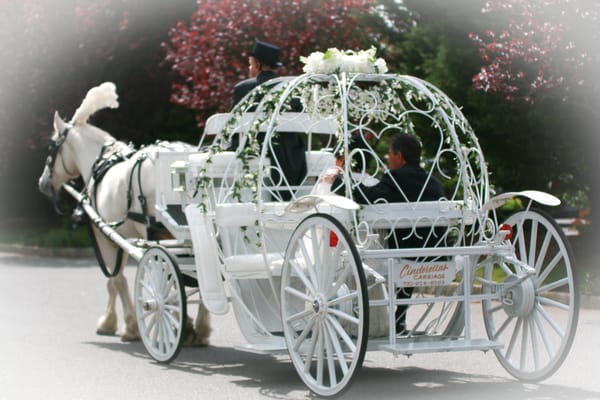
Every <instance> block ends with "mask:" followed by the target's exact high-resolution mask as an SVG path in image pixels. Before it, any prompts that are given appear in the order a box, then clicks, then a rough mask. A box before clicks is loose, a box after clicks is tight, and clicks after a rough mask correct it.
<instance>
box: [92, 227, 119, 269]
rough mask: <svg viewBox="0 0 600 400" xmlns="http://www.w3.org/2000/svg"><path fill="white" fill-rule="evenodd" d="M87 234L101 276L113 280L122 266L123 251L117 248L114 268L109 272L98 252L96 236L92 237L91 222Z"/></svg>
mask: <svg viewBox="0 0 600 400" xmlns="http://www.w3.org/2000/svg"><path fill="white" fill-rule="evenodd" d="M88 232H89V235H90V239H91V242H92V247H93V249H94V254H95V255H96V260H97V261H98V265H100V270H101V271H102V274H103V275H104V276H105V277H107V278H114V277H115V276H117V275H119V272H121V266H122V264H123V249H122V248H120V247H119V249H118V250H117V257H116V259H115V267H114V268H113V271H112V272H110V271H109V270H108V268H107V267H106V263H105V262H104V257H102V253H101V252H100V247H98V241H97V240H96V235H94V230H93V228H92V222H91V221H90V222H89V223H88Z"/></svg>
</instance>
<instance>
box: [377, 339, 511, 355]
mask: <svg viewBox="0 0 600 400" xmlns="http://www.w3.org/2000/svg"><path fill="white" fill-rule="evenodd" d="M502 346H503V345H502V343H499V342H494V341H492V340H487V339H472V340H465V339H459V340H441V341H427V342H403V343H396V344H384V345H381V346H379V349H380V350H383V351H389V352H391V353H394V354H405V355H412V354H421V353H437V352H443V351H471V350H482V351H487V350H494V349H499V348H501V347H502Z"/></svg>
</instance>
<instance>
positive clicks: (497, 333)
mask: <svg viewBox="0 0 600 400" xmlns="http://www.w3.org/2000/svg"><path fill="white" fill-rule="evenodd" d="M513 319H515V317H510V318H507V319H506V320H505V321H504V323H503V324H502V326H501V327H500V329H498V330H497V331H496V334H495V335H494V338H493V339H494V340H497V339H498V337H500V335H502V332H504V330H506V328H508V326H509V325H510V323H511V322H512V320H513Z"/></svg>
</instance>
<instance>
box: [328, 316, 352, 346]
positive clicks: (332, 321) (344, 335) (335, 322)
mask: <svg viewBox="0 0 600 400" xmlns="http://www.w3.org/2000/svg"><path fill="white" fill-rule="evenodd" d="M327 321H329V323H330V324H331V325H332V326H333V327H334V329H335V330H336V331H337V334H338V335H339V337H341V338H342V340H343V341H344V343H345V344H346V346H348V350H349V351H350V352H351V353H354V352H355V351H356V345H355V344H354V342H353V341H352V339H351V338H350V336H348V333H347V332H346V331H345V330H344V328H343V327H342V325H340V323H339V321H338V320H337V319H335V318H333V317H332V316H331V315H328V316H327Z"/></svg>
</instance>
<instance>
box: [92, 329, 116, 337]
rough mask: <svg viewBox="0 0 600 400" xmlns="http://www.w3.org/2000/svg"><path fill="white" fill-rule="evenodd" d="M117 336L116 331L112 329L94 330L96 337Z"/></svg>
mask: <svg viewBox="0 0 600 400" xmlns="http://www.w3.org/2000/svg"><path fill="white" fill-rule="evenodd" d="M116 334H117V330H116V329H115V330H112V329H100V328H98V329H96V335H100V336H115V335H116Z"/></svg>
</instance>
